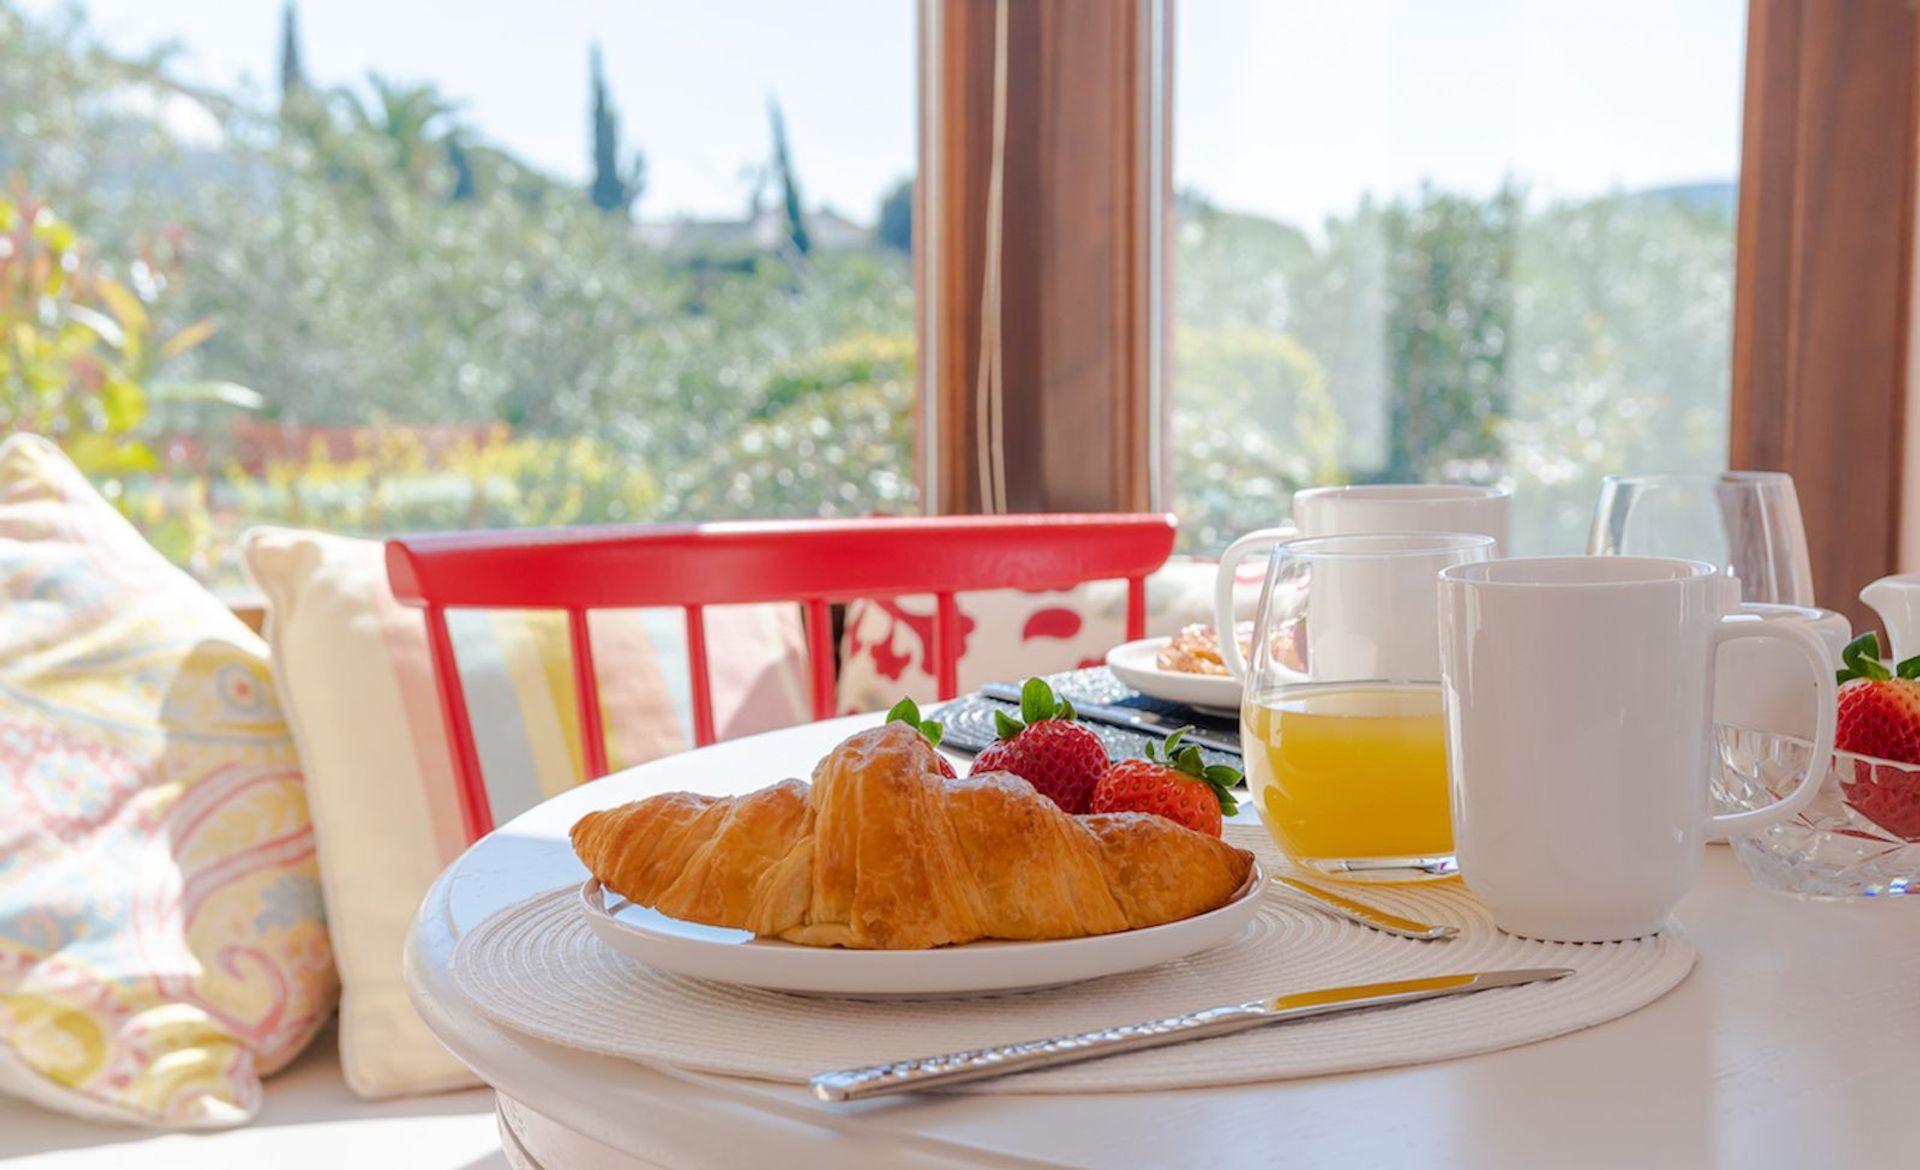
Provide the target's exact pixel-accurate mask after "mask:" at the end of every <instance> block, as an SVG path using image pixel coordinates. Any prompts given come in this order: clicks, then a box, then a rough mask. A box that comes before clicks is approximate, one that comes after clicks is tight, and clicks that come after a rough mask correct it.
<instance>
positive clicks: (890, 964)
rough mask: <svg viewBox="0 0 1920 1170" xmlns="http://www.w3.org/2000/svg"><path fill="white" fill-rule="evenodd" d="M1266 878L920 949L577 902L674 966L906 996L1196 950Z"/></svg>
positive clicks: (1214, 942)
mask: <svg viewBox="0 0 1920 1170" xmlns="http://www.w3.org/2000/svg"><path fill="white" fill-rule="evenodd" d="M1266 884H1267V876H1266V874H1265V873H1263V872H1261V869H1260V863H1259V862H1255V863H1254V865H1253V870H1252V872H1250V873H1249V874H1248V875H1247V880H1246V882H1245V884H1243V885H1242V886H1241V887H1240V888H1239V889H1238V890H1236V891H1234V895H1233V897H1231V898H1229V899H1227V902H1226V904H1225V905H1223V906H1221V907H1220V908H1218V909H1216V910H1209V911H1207V912H1206V913H1205V914H1196V915H1195V916H1193V917H1192V918H1187V919H1182V920H1181V921H1179V922H1169V923H1167V924H1166V925H1164V926H1149V927H1145V928H1143V929H1140V930H1123V931H1121V932H1119V933H1118V934H1100V935H1094V936H1092V937H1090V938H1071V939H1059V940H1055V941H1052V942H998V941H994V942H976V943H968V944H967V945H965V946H958V947H935V948H933V949H931V950H924V951H854V950H843V949H841V948H839V947H808V946H801V945H799V944H797V943H788V942H781V941H780V940H778V939H766V938H755V937H754V936H753V935H751V934H749V933H747V932H746V931H744V930H726V929H723V928H721V927H715V926H700V925H698V924H696V923H691V922H681V921H679V920H678V919H674V918H668V917H667V916H666V915H664V914H660V913H658V912H656V911H653V910H648V909H646V908H645V907H642V906H635V905H634V904H633V903H631V902H628V901H626V900H625V899H624V898H614V899H612V900H611V901H609V900H608V898H607V895H606V893H605V891H603V890H602V889H601V887H600V883H599V881H597V880H595V879H591V878H589V879H588V880H587V882H586V884H585V885H583V886H581V887H580V903H581V908H582V910H583V911H584V912H585V913H586V916H587V925H588V926H589V927H590V928H592V930H593V933H594V934H596V935H598V936H599V938H600V941H602V942H604V943H606V944H607V945H608V946H610V947H612V948H613V949H614V950H616V951H619V952H621V953H622V954H625V955H629V956H631V957H633V958H635V959H638V960H640V961H641V962H643V963H646V964H648V965H650V966H654V967H659V968H660V969H662V970H665V971H672V972H674V973H675V974H677V975H691V976H693V977H694V978H696V979H711V980H713V981H715V982H717V983H738V984H744V985H746V986H748V987H764V988H767V989H769V990H772V991H789V992H797V993H799V994H801V995H837V996H846V997H850V998H854V999H910V998H915V997H919V998H925V997H929V996H960V995H989V994H993V993H995V992H1004V991H1027V990H1031V989H1033V988H1037V987H1057V986H1059V985H1061V984H1064V983H1079V982H1081V981H1082V980H1086V979H1097V978H1099V977H1101V976H1103V975H1118V974H1120V973H1122V972H1124V971H1137V970H1139V969H1140V968H1142V967H1151V966H1153V965H1155V964H1156V963H1165V962H1170V961H1172V960H1174V959H1182V958H1185V957H1186V956H1188V955H1192V954H1198V953H1199V952H1201V951H1204V950H1207V949H1209V948H1212V947H1216V946H1219V945H1220V944H1221V943H1223V942H1226V941H1227V940H1228V939H1230V938H1232V937H1233V936H1234V935H1236V934H1239V933H1240V928H1241V927H1243V926H1245V925H1246V924H1247V923H1248V922H1250V921H1252V920H1253V916H1254V914H1255V913H1256V912H1258V910H1259V908H1260V893H1261V891H1262V890H1264V889H1265V888H1266Z"/></svg>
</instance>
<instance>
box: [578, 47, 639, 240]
mask: <svg viewBox="0 0 1920 1170" xmlns="http://www.w3.org/2000/svg"><path fill="white" fill-rule="evenodd" d="M589 62H590V67H591V72H592V75H593V76H592V91H593V186H592V188H591V189H590V194H591V195H592V197H593V205H594V206H595V207H598V208H599V209H600V210H602V211H606V212H617V213H619V214H621V215H626V214H627V213H628V211H629V209H631V208H632V207H633V203H634V200H636V199H638V198H640V192H641V190H642V188H643V187H645V185H646V176H647V160H646V158H645V156H643V155H642V154H641V153H640V152H639V151H637V150H636V151H634V152H633V158H632V159H630V160H628V163H627V165H626V167H625V169H624V170H623V169H622V167H621V165H620V115H619V113H618V112H617V111H615V110H614V108H613V99H612V97H611V96H609V95H608V93H607V76H606V71H605V70H604V69H603V68H602V67H601V62H600V46H599V45H598V44H595V45H594V46H593V48H592V49H591V51H590V57H589Z"/></svg>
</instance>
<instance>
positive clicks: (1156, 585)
mask: <svg viewBox="0 0 1920 1170" xmlns="http://www.w3.org/2000/svg"><path fill="white" fill-rule="evenodd" d="M1256 568H1257V565H1256ZM1213 575H1214V563H1213V562H1211V561H1199V560H1193V559H1189V558H1184V557H1181V558H1175V559H1174V560H1170V561H1168V562H1167V563H1166V564H1165V565H1163V566H1161V568H1160V569H1159V570H1158V571H1157V572H1155V573H1154V574H1153V575H1152V576H1150V577H1148V578H1147V633H1148V634H1149V635H1162V634H1172V633H1174V632H1176V631H1177V630H1179V629H1180V627H1181V626H1184V625H1187V624H1189V623H1191V622H1208V623H1211V622H1212V620H1213ZM1258 586H1259V583H1258V581H1257V580H1253V581H1251V582H1249V581H1248V580H1246V579H1244V578H1243V579H1242V581H1241V582H1240V586H1239V588H1238V590H1237V591H1236V595H1235V603H1236V608H1237V609H1239V610H1240V612H1241V614H1242V616H1245V614H1246V613H1247V612H1249V611H1250V610H1251V608H1252V604H1253V600H1254V598H1255V596H1256V594H1257V591H1258ZM956 600H957V603H958V605H959V609H960V644H961V652H960V669H959V676H960V677H959V682H960V691H961V693H962V694H964V693H966V692H968V691H971V690H976V689H978V688H979V687H980V686H981V684H983V683H989V682H1005V681H1015V682H1017V681H1019V680H1021V679H1023V678H1026V677H1027V676H1029V675H1035V674H1052V673H1054V672H1056V671H1062V670H1072V669H1074V668H1075V667H1080V666H1092V665H1097V664H1098V663H1100V662H1103V661H1105V659H1106V656H1107V651H1108V650H1111V649H1112V648H1113V647H1114V646H1116V645H1118V644H1119V643H1120V642H1122V641H1125V640H1126V633H1127V583H1126V582H1125V581H1093V582H1089V583H1087V584H1085V585H1081V586H1079V587H1078V588H1075V589H1068V590H1063V591H1058V592H1041V593H1028V592H1025V591H1023V590H1019V589H996V590H992V591H988V592H983V593H963V594H961V595H960V596H959V597H958V598H957V599H956ZM933 611H934V600H933V597H932V596H931V595H921V596H911V597H900V598H894V599H891V600H860V601H855V602H853V603H852V604H850V605H848V606H847V621H846V628H845V630H844V632H843V633H842V635H841V640H840V685H839V696H838V697H839V709H840V710H841V711H843V712H847V713H852V712H856V711H875V710H885V709H886V708H887V707H890V706H892V705H893V703H894V702H895V701H897V700H899V699H900V698H902V697H903V696H905V697H911V698H913V699H915V700H917V701H920V702H928V701H931V700H932V699H934V698H935V697H936V694H937V692H938V689H939V688H938V685H937V680H936V677H935V674H934V663H933V660H932V656H931V655H932V650H931V642H932V633H933Z"/></svg>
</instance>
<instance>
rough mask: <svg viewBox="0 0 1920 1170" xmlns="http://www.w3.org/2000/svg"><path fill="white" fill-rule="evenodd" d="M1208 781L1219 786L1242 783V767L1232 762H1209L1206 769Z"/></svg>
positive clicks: (1226, 786)
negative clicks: (1234, 765) (1237, 766)
mask: <svg viewBox="0 0 1920 1170" xmlns="http://www.w3.org/2000/svg"><path fill="white" fill-rule="evenodd" d="M1206 777H1207V783H1209V784H1212V785H1214V786H1216V787H1219V788H1232V787H1233V786H1234V785H1235V784H1238V783H1240V769H1238V768H1236V767H1233V766H1232V765H1230V764H1209V765H1207V771H1206Z"/></svg>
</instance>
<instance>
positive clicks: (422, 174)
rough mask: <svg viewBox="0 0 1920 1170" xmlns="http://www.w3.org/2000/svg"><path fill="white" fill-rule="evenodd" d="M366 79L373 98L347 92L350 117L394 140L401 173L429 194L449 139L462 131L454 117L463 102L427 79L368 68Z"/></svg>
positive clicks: (442, 161) (416, 187)
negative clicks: (414, 79) (385, 74)
mask: <svg viewBox="0 0 1920 1170" xmlns="http://www.w3.org/2000/svg"><path fill="white" fill-rule="evenodd" d="M367 84H368V85H369V86H370V87H371V88H372V90H373V98H374V100H373V101H372V102H371V103H366V102H362V101H361V100H359V99H358V98H357V97H355V96H354V95H352V94H350V93H348V94H344V95H343V96H344V98H345V102H344V104H345V106H346V109H347V116H348V119H349V120H350V121H351V122H352V124H353V125H354V126H356V127H357V128H359V129H361V130H364V131H368V132H370V133H374V134H380V135H384V136H385V137H386V138H387V139H388V140H389V141H390V142H391V143H392V145H393V149H394V157H395V160H396V161H397V162H398V164H399V168H400V171H401V173H403V174H405V175H406V176H407V179H408V182H409V184H410V185H411V186H412V187H413V189H414V190H415V191H417V192H420V193H423V194H424V193H426V192H427V191H429V190H431V189H432V188H433V186H434V184H435V180H436V178H438V177H439V176H440V174H441V170H442V168H443V167H445V166H446V165H447V159H448V144H449V143H450V142H452V141H454V140H455V139H456V138H457V136H458V134H459V131H460V127H459V125H458V123H457V122H456V121H455V120H454V116H455V115H456V114H457V113H459V110H460V104H459V103H458V102H453V101H449V100H448V99H447V98H445V97H443V96H441V94H440V92H439V91H438V90H436V89H434V87H433V86H432V85H429V84H425V83H416V82H406V81H396V80H394V79H392V78H389V77H383V76H381V75H380V74H378V73H370V74H368V75H367Z"/></svg>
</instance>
